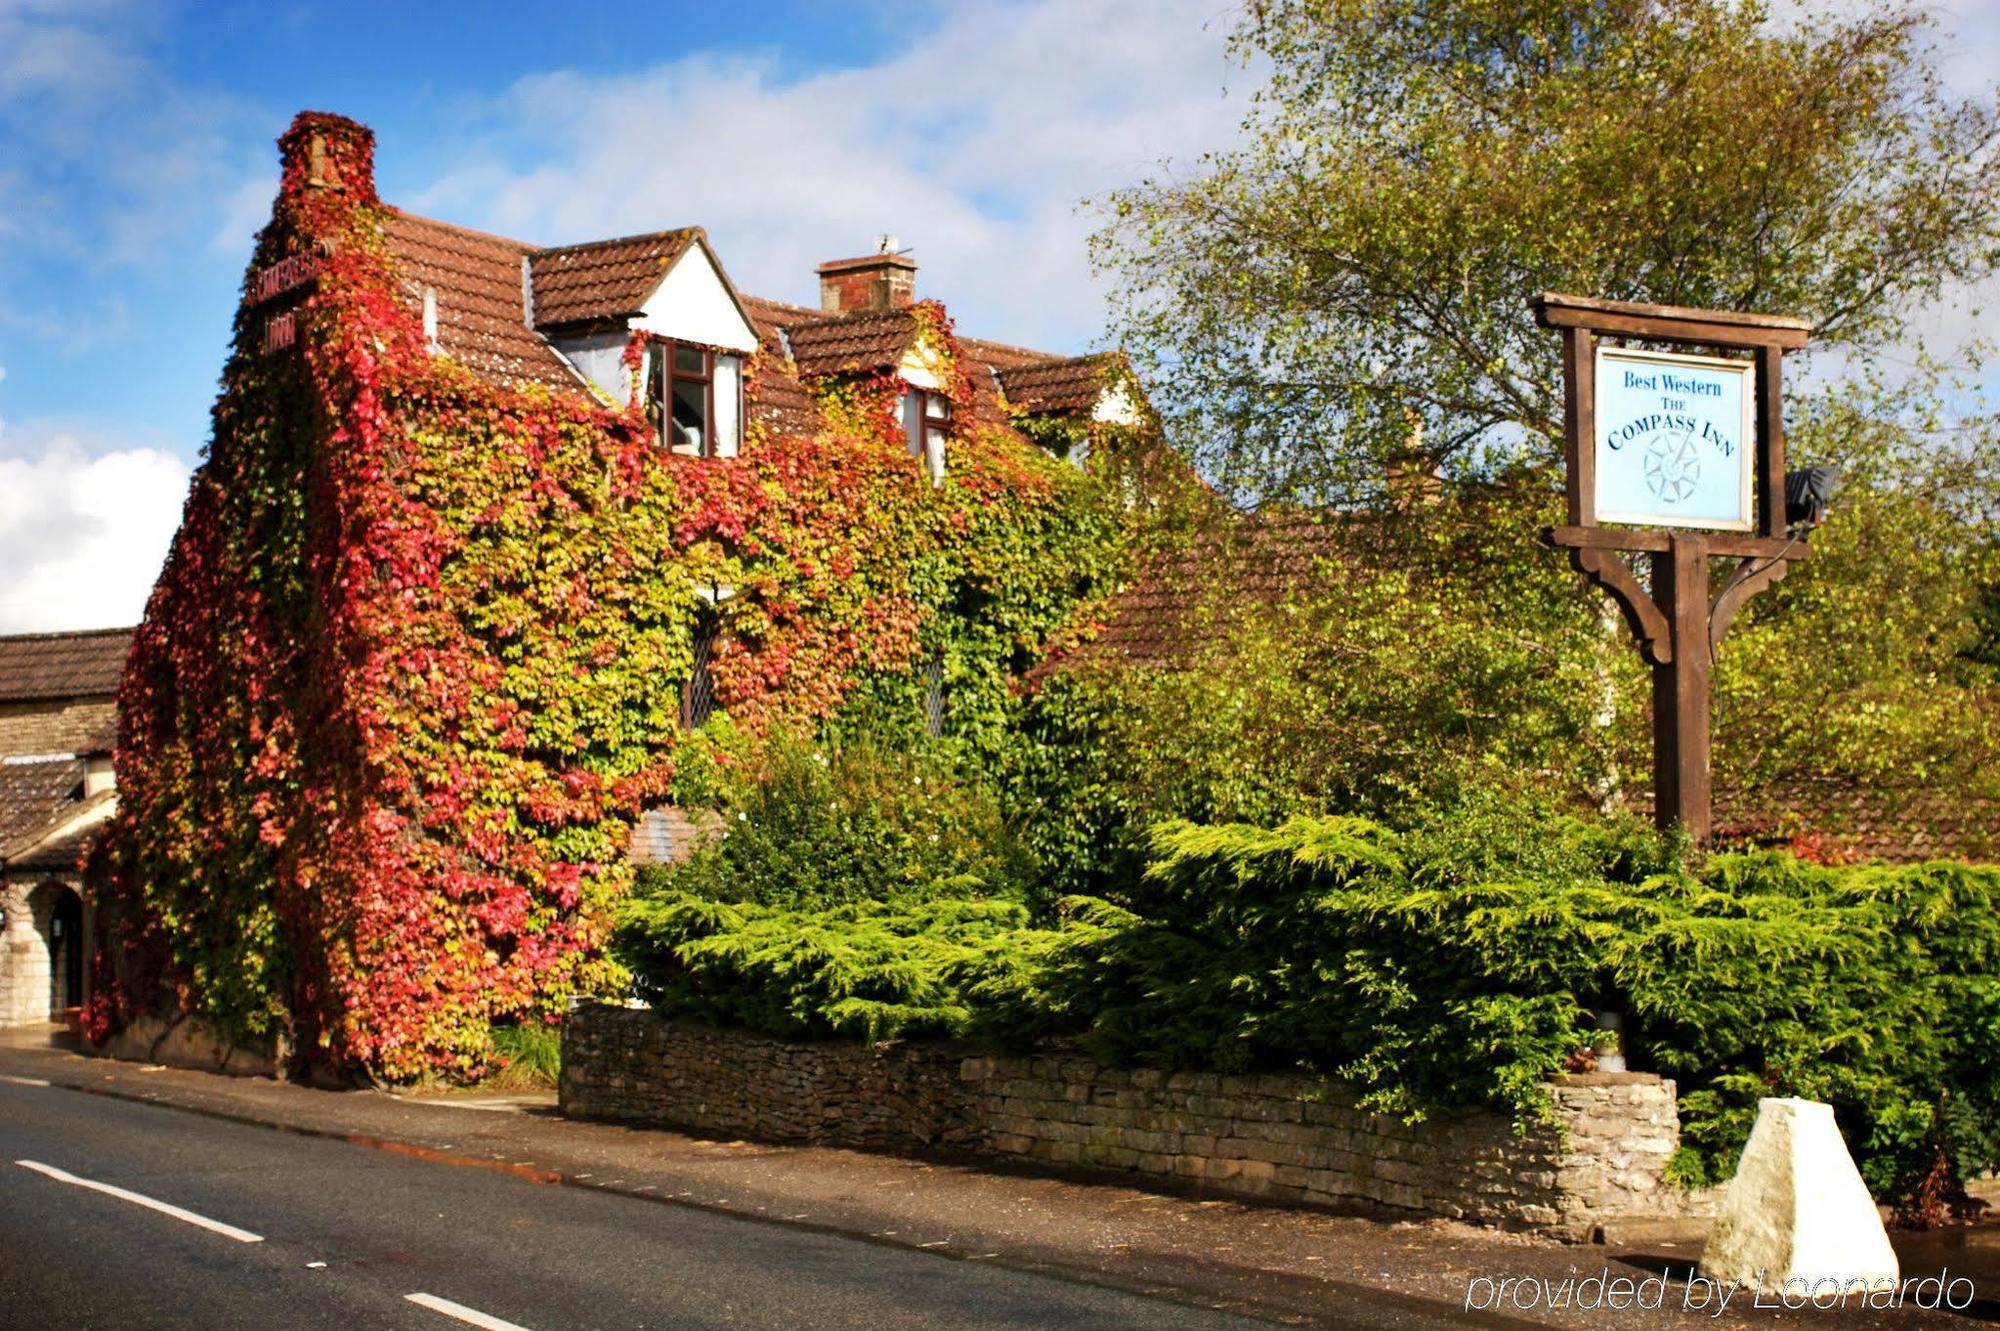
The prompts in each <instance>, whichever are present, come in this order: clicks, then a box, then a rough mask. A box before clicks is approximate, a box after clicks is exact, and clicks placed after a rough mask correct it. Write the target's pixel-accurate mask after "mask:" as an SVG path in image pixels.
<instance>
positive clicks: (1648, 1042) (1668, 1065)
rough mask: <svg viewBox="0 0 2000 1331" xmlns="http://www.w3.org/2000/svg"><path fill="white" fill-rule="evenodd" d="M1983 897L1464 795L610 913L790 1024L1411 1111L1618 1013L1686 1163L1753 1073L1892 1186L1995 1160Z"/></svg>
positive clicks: (1694, 1174)
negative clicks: (1304, 1089)
mask: <svg viewBox="0 0 2000 1331" xmlns="http://www.w3.org/2000/svg"><path fill="white" fill-rule="evenodd" d="M690 881H698V880H690ZM1996 904H2000V870H1996V869H1992V868H1978V867H1973V866H1970V865H1963V864H1946V863H1938V864H1931V865H1925V866H1921V867H1908V868H1904V867H1893V866H1886V865H1879V864H1869V865H1858V866H1825V865H1813V864H1809V863H1806V862H1804V861H1801V860H1798V859H1796V858H1794V857H1792V856H1790V855H1787V854H1783V853H1779V852H1766V853H1760V854H1750V855H1726V856H1716V857H1714V858H1711V859H1709V860H1707V861H1705V862H1700V863H1696V862H1694V861H1692V860H1691V859H1690V857H1689V856H1688V855H1687V853H1686V848H1685V847H1684V846H1682V845H1679V844H1677V843H1675V842H1672V841H1669V840H1666V839H1662V838H1660V837H1658V836H1656V835H1655V834H1653V833H1652V832H1651V831H1650V830H1648V829H1646V828H1644V827H1642V826H1640V825H1638V824H1637V823H1635V822H1633V821H1630V820H1601V819H1593V820H1583V819H1577V818H1573V817H1566V816H1559V815H1550V814H1548V813H1547V812H1546V811H1545V810H1541V809H1537V808H1534V807H1533V806H1527V805H1522V804H1519V803H1517V802H1510V800H1509V799H1508V798H1506V797H1496V796H1492V795H1490V794H1489V795H1478V794H1475V795H1472V796H1469V797H1467V798H1466V799H1465V800H1463V801H1461V802H1460V803H1459V804H1457V805H1455V806H1453V807H1452V808H1451V809H1449V810H1448V811H1445V812H1441V813H1435V814H1433V815H1431V816H1429V817H1427V818H1423V819H1419V820H1416V821H1415V822H1414V823H1413V825H1412V826H1411V827H1410V828H1408V829H1407V830H1404V831H1401V832H1398V831H1392V830H1390V829H1389V828H1387V827H1385V826H1383V825H1381V824H1379V823H1376V822H1372V821H1369V820H1366V819H1361V818H1353V817H1330V818H1329V817H1303V816H1301V817H1294V818H1291V819H1289V820H1288V821H1286V822H1284V823H1282V824H1280V825H1279V826H1277V827H1275V828H1263V827H1257V826H1253V825H1248V824H1221V825H1203V824H1196V823H1188V822H1169V823H1165V824H1162V825H1160V826H1159V827H1157V828H1155V830H1154V832H1153V835H1152V841H1151V863H1150V867H1149V868H1148V870H1147V872H1146V873H1145V875H1144V877H1143V878H1142V879H1141V880H1140V881H1139V882H1138V883H1136V884H1134V885H1132V886H1131V887H1130V888H1129V889H1128V890H1127V891H1125V892H1124V893H1122V894H1120V897H1119V899H1118V900H1116V901H1113V900H1107V899H1104V898H1093V897H1070V898H1066V899H1064V900H1063V901H1062V902H1060V903H1058V905H1057V908H1056V910H1055V913H1054V919H1053V921H1052V923H1051V924H1050V925H1049V927H1038V926H1037V925H1036V923H1035V922H1034V921H1033V920H1032V919H1031V918H1030V915H1029V913H1028V911H1027V910H1026V909H1024V908H1023V907H1022V906H1021V905H1020V904H1018V903H1016V902H1013V901H996V900H991V899H986V898H985V897H984V896H983V894H982V886H981V884H980V882H979V881H978V880H977V879H976V878H975V877H971V876H963V877H959V878H956V879H951V880H943V879H940V880H936V881H934V882H932V883H931V884H930V885H929V887H928V888H927V889H926V890H925V891H923V892H920V893H916V894H910V895H897V896H895V897H894V898H893V899H890V900H854V899H848V900H843V901H839V902H837V903H834V904H820V903H819V902H817V901H806V902H802V903H799V904H793V903H786V904H766V903H761V902H753V901H738V902H729V901H721V900H717V899H715V898H713V897H710V896H705V895H703V893H702V892H701V891H699V890H689V889H687V888H685V887H676V888H669V889H666V890H656V891H651V892H646V893H643V894H641V895H640V896H639V897H637V898H635V899H633V900H632V901H630V902H628V903H627V905H626V906H625V908H624V913H623V916H622V925H621V929H620V938H621V942H622V955H623V957H624V959H625V960H626V962H627V964H629V965H630V966H631V967H632V968H633V970H634V972H635V973H636V974H637V975H638V976H640V978H641V981H642V984H643V986H644V990H645V992H646V993H647V994H648V996H649V997H651V998H652V999H653V1001H654V1002H655V1003H657V1004H658V1005H660V1006H661V1007H662V1008H664V1009H667V1010H671V1011H679V1012H690V1013H694V1014H698V1015H701V1016H703V1017H706V1018H709V1019H712V1020H720V1021H726V1022H738V1023H741V1024H745V1025H748V1026H751V1027H753V1028H755V1029H758V1030H763V1031H767V1032H769V1033H772V1034H778V1035H785V1036H794V1037H796V1036H816V1035H832V1034H857V1035H865V1036H868V1037H869V1038H883V1037H885V1036H888V1035H892V1034H897V1033H951V1034H970V1035H975V1036H980V1037H984V1038H987V1039H989V1040H992V1041H996V1042H1000V1043H1008V1044H1021V1043H1025V1042H1028V1041H1032V1040H1034V1039H1038V1038H1042V1037H1045V1036H1048V1035H1052V1034H1062V1035H1070V1036H1075V1037H1079V1038H1081V1039H1082V1040H1083V1041H1084V1042H1085V1044H1086V1046H1087V1047H1088V1048H1090V1049H1091V1050H1092V1052H1093V1053H1095V1054H1097V1055H1098V1056H1099V1057H1101V1058H1104V1059H1106V1060H1108V1061H1112V1062H1117V1063H1135V1062H1136V1063H1146V1064H1152V1065H1158V1066H1168V1067H1199V1068H1209V1069H1218V1070H1225V1071H1228V1070H1247V1069H1255V1068H1276V1069H1302V1070H1308V1071H1314V1072H1319V1073H1324V1074H1329V1075H1337V1076H1340V1077H1344V1078H1347V1079H1349V1080H1351V1081H1353V1082H1354V1083H1355V1084H1356V1085H1357V1086H1358V1088H1359V1089H1360V1091H1361V1092H1362V1095H1363V1097H1364V1101H1365V1103H1366V1104H1367V1105H1368V1106H1369V1107H1371V1108H1374V1109H1376V1110H1378V1111H1382V1112H1388V1113H1394V1114H1399V1115H1402V1116H1404V1117H1406V1118H1409V1119H1417V1118H1421V1117H1422V1116H1424V1115H1425V1114H1427V1113H1430V1112H1433V1111H1435V1110H1438V1109H1451V1108H1457V1107H1466V1106H1476V1105H1484V1106H1492V1107H1497V1108H1499V1109H1502V1110H1504V1111H1507V1112H1510V1113H1512V1114H1514V1115H1515V1116H1516V1118H1517V1119H1518V1120H1521V1121H1526V1120H1530V1119H1534V1118H1536V1117H1540V1116H1544V1115H1546V1113H1547V1112H1548V1110H1549V1108H1550V1104H1551V1101H1550V1096H1549V1091H1548V1083H1549V1081H1550V1079H1551V1078H1552V1077H1554V1076H1555V1075H1556V1074H1557V1073H1559V1072H1560V1071H1561V1070H1562V1068H1563V1066H1564V1064H1565V1062H1566V1061H1567V1060H1568V1059H1569V1058H1570V1057H1571V1056H1572V1055H1573V1054H1574V1053H1575V1052H1576V1051H1577V1049H1578V1048H1579V1046H1580V1045H1582V1044H1583V1043H1585V1041H1586V1040H1587V1038H1588V1032H1589V1024H1590V1022H1589V1016H1590V1012H1591V1011H1592V1010H1593V1009H1597V1008H1603V1007H1613V1008H1618V1009H1621V1010H1623V1011H1624V1012H1625V1013H1626V1015H1627V1025H1628V1046H1629V1048H1630V1049H1631V1052H1632V1056H1633V1057H1634V1058H1635V1060H1637V1063H1638V1065H1639V1066H1642V1067H1646V1066H1650V1067H1653V1068H1656V1069H1657V1070H1659V1071H1660V1072H1662V1073H1665V1074H1668V1075H1672V1076H1674V1077H1676V1078H1678V1079H1679V1081H1680V1084H1681V1090H1682V1100H1681V1103H1682V1113H1683V1120H1684V1125H1685V1126H1684V1146H1683V1150H1682V1152H1681V1154H1680V1156H1679V1157H1678V1158H1677V1159H1676V1160H1675V1161H1674V1163H1673V1169H1674V1173H1675V1175H1676V1176H1677V1177H1679V1178H1680V1179H1682V1180H1684V1181H1687V1182H1690V1183H1695V1182H1704V1181H1709V1180H1714V1179H1719V1178H1723V1177H1726V1176H1727V1174H1728V1173H1729V1172H1730V1171H1731V1170H1732V1169H1733V1167H1734V1160H1735V1155H1736V1152H1737V1151H1738V1150H1739V1149H1740V1147H1741V1145H1742V1142H1743V1140H1744V1138H1745V1137H1746V1135H1747V1133H1748V1130H1749V1126H1750V1123H1751V1121H1752V1119H1753V1118H1754V1115H1755V1110H1756V1103H1757V1100H1758V1098H1759V1097H1760V1096H1764V1095H1801V1096H1806V1097H1810V1098H1814V1099H1821V1100H1826V1101H1829V1102H1831V1103H1832V1104H1833V1105H1834V1106H1835V1108H1836V1110H1837V1112H1838V1113H1839V1115H1840V1117H1841V1119H1842V1121H1843V1123H1844V1125H1845V1126H1846V1127H1847V1129H1848V1133H1849V1140H1850V1141H1851V1142H1852V1143H1854V1145H1855V1148H1856V1151H1857V1154H1858V1156H1859V1158H1860V1162H1861V1165H1862V1168H1863V1172H1864V1174H1865V1176H1866V1177H1867V1178H1868V1181H1869V1183H1870V1184H1871V1186H1873V1187H1874V1188H1875V1189H1876V1190H1877V1192H1878V1193H1882V1194H1892V1193H1893V1194H1899V1195H1903V1194H1908V1193H1910V1192H1912V1191H1914V1190H1919V1189H1921V1188H1923V1187H1930V1188H1931V1189H1932V1190H1935V1189H1936V1187H1937V1181H1938V1179H1939V1178H1941V1177H1942V1178H1944V1179H1946V1180H1947V1182H1951V1181H1952V1180H1953V1179H1954V1178H1963V1177H1967V1176H1970V1175H1972V1174H1975V1173H1977V1172H1979V1171H1982V1170H1984V1169H1987V1168H1991V1167H1992V1166H1993V1165H1994V1164H1995V1163H1996V1161H2000V1134H1997V1133H1996V1131H1995V1126H1994V1125H1995V1124H1996V1122H2000V1114H1996V1109H2000V1057H1996V1055H1995V1054H1994V1050H1995V1049H1996V1048H2000V1040H1996V1038H1995V1037H1996V1035H2000V979H1996V964H1995V963H1996V960H2000V921H1996V918H1995V911H1994V908H1995V906H1996ZM1941 1162H1942V1163H1941ZM1948 1190H1949V1189H1947V1191H1948Z"/></svg>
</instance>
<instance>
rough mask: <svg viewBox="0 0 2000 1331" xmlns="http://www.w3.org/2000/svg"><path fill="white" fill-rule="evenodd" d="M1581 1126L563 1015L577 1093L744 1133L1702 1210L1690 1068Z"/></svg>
mask: <svg viewBox="0 0 2000 1331" xmlns="http://www.w3.org/2000/svg"><path fill="white" fill-rule="evenodd" d="M1556 1102H1557V1107H1558V1112H1559V1115H1560V1117H1561V1120H1562V1123H1563V1130H1562V1131H1561V1132H1558V1131H1555V1130H1537V1131H1533V1132H1530V1133H1528V1134H1526V1135H1517V1134H1516V1133H1515V1132H1514V1131H1513V1128H1512V1125H1511V1124H1510V1123H1508V1122H1507V1121H1506V1120H1505V1119H1503V1118H1501V1117H1499V1116H1497V1115H1492V1114H1475V1115H1469V1116H1463V1117H1455V1118H1450V1119H1436V1120H1432V1121H1428V1122H1425V1123H1422V1124H1418V1125H1415V1126H1411V1125H1408V1124H1404V1123H1402V1122H1401V1121H1400V1120H1397V1119H1393V1118H1384V1117H1382V1116H1380V1115H1376V1114H1369V1113H1366V1112H1364V1111H1362V1110H1361V1109H1359V1108H1357V1107H1356V1106H1355V1104H1354V1100H1353V1096H1352V1094H1351V1093H1350V1092H1349V1091H1348V1090H1347V1089H1346V1088H1345V1087H1343V1086H1341V1085H1340V1084H1339V1083H1331V1082H1324V1081H1319V1080H1315V1079H1311V1078H1305V1077H1298V1076H1224V1075H1219V1074H1216V1073H1196V1072H1174V1073H1169V1072H1161V1071H1157V1070H1151V1069H1144V1068H1135V1069H1120V1068H1110V1067H1105V1066H1103V1065H1101V1064H1099V1063H1096V1062H1094V1061H1093V1060H1091V1059H1088V1058H1084V1057H1081V1056H1079V1055H1077V1054H1074V1053H1067V1052H1051V1053H1048V1054H1044V1055H1038V1056H1035V1057H997V1056H994V1055H991V1054H988V1053H985V1052H982V1051H980V1050H977V1049H974V1048H971V1047H969V1046H965V1045H960V1044H954V1043H950V1042H944V1041H934V1042H927V1041H916V1042H908V1043H904V1042H897V1043H891V1044H885V1045H876V1046H869V1045H865V1044H861V1043H859V1042H825V1043H817V1042H816V1043H809V1044H791V1043H786V1042H784V1041H780V1040H773V1039H769V1038H767V1037H764V1036H759V1035H753V1034H749V1033H746V1032H742V1031H728V1030H717V1029H714V1028H710V1027H705V1026H700V1025H697V1024H694V1023H689V1022H669V1021H665V1020H662V1019H661V1018H660V1017H658V1016H656V1015H655V1014H654V1013H652V1012H651V1011H648V1010H645V1009H636V1008H619V1007H607V1006H600V1005H587V1006H583V1007H580V1008H579V1009H578V1010H577V1011H575V1012H573V1013H572V1014H571V1015H570V1019H569V1021H568V1023H567V1024H566V1025H565V1027H564V1031H563V1064H562V1108H563V1112H564V1113H567V1114H573V1115H576V1116H578V1117H587V1118H603V1119H617V1120H623V1121H627V1122H640V1123H654V1124H660V1125H665V1126H672V1127H680V1128H688V1129H692V1130H694V1131H697V1132H704V1133H714V1134H718V1135H727V1136H731V1137H754V1138H758V1139H762V1140H766V1141H784V1142H810V1143H818V1144H825V1145H836V1146H851V1147H859V1148H862V1149H866V1150H881V1151H895V1152H901V1153H914V1154H925V1153H944V1154H948V1155H958V1156H978V1157H984V1158H988V1159H999V1160H1005V1161H1010V1162H1016V1163H1029V1164H1034V1165H1037V1166H1042V1167H1047V1168H1051V1169H1056V1170H1062V1171H1078V1172H1085V1173H1090V1174H1093V1175H1112V1176H1123V1177H1126V1178H1129V1179H1132V1180H1133V1181H1138V1182H1143V1183H1146V1184H1148V1185H1151V1186H1164V1187H1172V1188H1176V1189H1183V1190H1191V1191H1199V1192H1203V1193H1210V1194H1219V1195H1225V1196H1231V1197H1243V1198H1254V1199H1260V1200H1268V1201H1276V1202H1287V1203H1296V1204H1306V1205H1317V1206H1328V1207H1336V1208H1342V1209H1353V1208H1359V1209H1366V1210H1372V1211H1379V1212H1385V1213H1391V1214H1399V1215H1429V1216H1444V1217H1450V1218H1454V1219H1464V1220H1470V1221H1475V1222H1478V1223H1481V1224H1491V1225H1499V1226H1503V1227H1506V1228H1512V1229H1534V1230H1540V1231H1544V1232H1548V1233H1552V1234H1558V1235H1561V1236H1564V1237H1570V1238H1585V1237H1588V1236H1589V1235H1590V1233H1591V1232H1592V1231H1593V1230H1594V1229H1595V1228H1596V1227H1597V1226H1598V1225H1599V1224H1602V1223H1604V1222H1606V1221H1609V1220H1619V1219H1627V1218H1632V1217H1637V1216H1661V1215H1675V1214H1682V1213H1685V1212H1686V1211H1687V1210H1689V1209H1690V1202H1689V1199H1687V1198H1686V1197H1685V1196H1683V1195H1682V1194H1680V1193H1678V1192H1676V1191H1675V1190H1674V1189H1673V1188H1671V1187H1670V1186H1668V1185H1667V1184H1666V1183H1664V1182H1663V1180H1662V1178H1661V1171H1662V1168H1663V1167H1664V1165H1665V1164H1666V1161H1667V1158H1668V1157H1669V1156H1671V1155H1672V1154H1673V1152H1674V1150H1675V1148H1676V1147H1677V1146H1678V1144H1679V1139H1680V1119H1679V1114H1678V1111H1677V1109H1676V1106H1675V1101H1674V1085H1673V1083H1672V1082H1670V1081H1662V1080H1661V1079H1659V1078H1657V1077H1653V1076H1649V1075H1645V1074H1637V1073H1597V1074H1591V1075H1588V1076H1580V1077H1572V1078H1569V1079H1567V1080H1566V1081H1564V1082H1563V1083H1562V1084H1561V1085H1559V1086H1558V1087H1557V1088H1556Z"/></svg>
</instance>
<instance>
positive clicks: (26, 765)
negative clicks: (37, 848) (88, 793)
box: [0, 758, 84, 856]
mask: <svg viewBox="0 0 2000 1331" xmlns="http://www.w3.org/2000/svg"><path fill="white" fill-rule="evenodd" d="M83 766H84V764H83V759H81V758H55V759H45V760H42V761H36V762H22V761H21V760H20V759H18V758H16V759H5V760H0V856H5V855H6V854H7V848H8V847H9V846H15V845H19V844H20V843H21V842H22V841H23V840H24V839H25V838H27V837H29V836H31V835H33V834H34V833H36V832H39V831H41V830H42V828H44V827H46V826H48V823H49V820H50V819H51V818H54V817H55V816H56V815H57V814H58V813H60V812H62V811H63V810H64V809H65V808H70V807H78V801H79V800H80V799H81V797H82V793H83Z"/></svg>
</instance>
